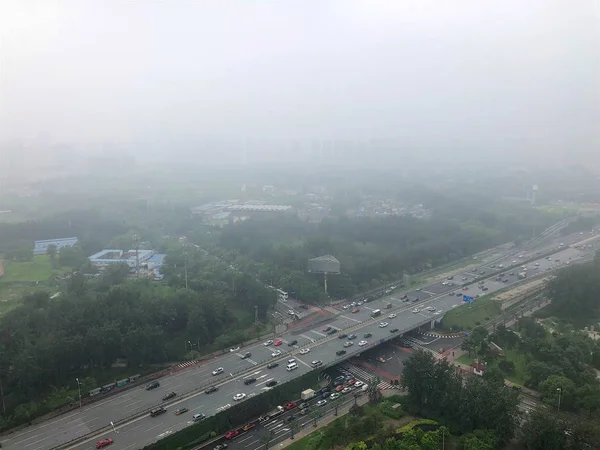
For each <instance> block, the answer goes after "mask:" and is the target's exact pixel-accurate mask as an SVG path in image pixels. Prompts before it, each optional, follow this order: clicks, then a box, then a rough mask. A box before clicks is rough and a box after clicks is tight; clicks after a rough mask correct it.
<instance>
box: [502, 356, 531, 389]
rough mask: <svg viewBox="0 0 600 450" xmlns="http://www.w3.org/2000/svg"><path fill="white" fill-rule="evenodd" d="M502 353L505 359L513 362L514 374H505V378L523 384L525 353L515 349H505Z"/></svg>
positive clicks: (524, 377)
mask: <svg viewBox="0 0 600 450" xmlns="http://www.w3.org/2000/svg"><path fill="white" fill-rule="evenodd" d="M504 355H505V359H506V360H507V361H512V362H513V363H514V364H515V373H514V375H508V376H506V379H507V380H508V381H510V382H511V383H515V384H518V385H521V386H523V385H525V380H526V374H525V364H527V358H526V357H525V355H523V354H522V353H519V352H517V351H516V350H505V351H504Z"/></svg>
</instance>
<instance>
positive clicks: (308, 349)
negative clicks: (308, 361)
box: [300, 348, 310, 355]
mask: <svg viewBox="0 0 600 450" xmlns="http://www.w3.org/2000/svg"><path fill="white" fill-rule="evenodd" d="M309 352H310V348H303V349H302V350H300V354H301V355H306V354H307V353H309Z"/></svg>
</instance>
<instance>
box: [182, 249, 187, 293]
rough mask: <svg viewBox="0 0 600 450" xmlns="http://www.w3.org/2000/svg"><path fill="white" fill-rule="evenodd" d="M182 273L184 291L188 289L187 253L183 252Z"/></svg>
mask: <svg viewBox="0 0 600 450" xmlns="http://www.w3.org/2000/svg"><path fill="white" fill-rule="evenodd" d="M183 271H184V273H185V289H186V290H187V288H188V274H187V251H184V252H183Z"/></svg>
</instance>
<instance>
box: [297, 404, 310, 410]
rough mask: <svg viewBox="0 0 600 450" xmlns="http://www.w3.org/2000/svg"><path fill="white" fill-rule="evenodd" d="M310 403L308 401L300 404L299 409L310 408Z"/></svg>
mask: <svg viewBox="0 0 600 450" xmlns="http://www.w3.org/2000/svg"><path fill="white" fill-rule="evenodd" d="M308 406H309V404H308V403H306V402H302V403H300V404H299V405H298V409H304V408H308Z"/></svg>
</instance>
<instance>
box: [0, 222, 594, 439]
mask: <svg viewBox="0 0 600 450" xmlns="http://www.w3.org/2000/svg"><path fill="white" fill-rule="evenodd" d="M589 237H590V235H589V234H588V233H586V235H583V236H582V235H579V234H577V235H574V236H567V237H563V238H562V240H563V241H564V242H565V244H566V245H569V244H571V243H572V242H571V241H572V240H577V239H578V240H582V239H584V238H585V239H587V238H589ZM556 246H557V243H556V242H554V243H550V244H548V245H547V246H545V247H543V248H540V249H538V251H541V252H542V253H543V252H546V251H547V250H550V249H553V248H554V249H555V248H556ZM593 251H594V249H590V250H585V251H582V250H580V249H575V248H569V247H566V248H565V249H564V250H561V251H560V252H558V253H557V254H556V255H554V256H553V257H552V258H551V261H549V260H548V259H540V260H539V261H537V263H538V264H539V265H537V266H536V265H535V264H534V263H529V264H527V266H528V269H529V270H528V272H529V273H530V275H535V274H536V273H542V272H544V271H546V270H552V269H555V268H557V267H560V266H564V264H565V262H566V261H568V260H569V258H571V259H572V260H573V261H576V260H578V259H581V258H582V257H583V256H584V255H586V254H587V255H589V254H590V253H592V252H593ZM498 256H502V255H496V257H494V258H493V260H494V261H496V263H495V264H496V266H497V265H499V264H503V265H504V266H505V267H507V266H509V265H511V264H512V261H517V262H518V261H524V260H526V259H527V258H526V255H524V257H523V258H518V256H514V255H512V253H507V254H506V255H505V259H502V260H498ZM531 256H532V252H529V257H530V258H531ZM490 258H492V256H490ZM557 259H558V260H560V261H559V262H557V261H556V260H557ZM482 262H484V261H482ZM486 267H487V266H485V265H484V266H482V267H479V268H477V269H476V273H473V272H472V271H465V272H463V273H461V274H456V275H455V276H454V280H453V283H455V285H454V286H448V285H444V284H443V283H442V281H439V282H437V283H434V284H432V285H428V286H424V287H422V288H421V289H419V290H412V291H409V292H406V293H407V295H408V296H409V297H410V298H411V299H412V298H418V299H419V300H418V301H417V302H412V301H409V302H405V301H403V300H402V298H401V297H402V296H403V294H404V293H405V292H400V290H399V289H396V290H395V291H394V293H393V294H391V295H390V296H387V297H385V298H381V299H378V300H375V301H372V302H369V303H367V304H365V305H362V306H361V307H360V311H358V312H357V313H354V314H353V313H351V311H350V309H347V310H342V311H341V312H340V314H339V315H337V316H334V317H333V318H332V319H331V320H330V321H329V322H328V323H320V324H318V326H317V325H315V327H314V328H313V329H306V330H300V331H298V332H295V333H294V332H292V333H288V334H284V335H283V336H281V337H280V338H281V339H282V341H283V342H282V345H280V346H278V347H274V346H273V345H269V346H265V345H263V343H262V342H259V343H257V344H255V345H251V346H248V347H245V348H243V349H242V350H243V353H245V352H247V351H249V352H251V356H250V357H249V358H247V359H242V358H241V357H240V355H241V353H240V352H232V353H230V354H227V355H225V356H222V357H220V358H218V359H214V360H210V361H207V362H204V363H203V364H201V365H198V366H192V367H190V368H189V369H187V370H184V371H182V372H178V373H175V374H172V375H170V376H167V377H165V378H162V379H161V380H160V383H161V386H160V387H159V388H157V389H155V390H152V391H146V390H145V389H144V388H143V387H142V388H134V389H131V390H128V391H125V392H123V393H122V394H119V395H115V396H112V397H108V398H106V399H103V400H100V401H99V402H96V403H93V404H90V405H88V406H85V407H83V408H82V409H80V410H76V411H74V412H71V413H68V414H66V415H64V416H61V417H58V418H56V419H53V420H50V421H47V422H44V423H41V424H39V425H35V426H31V427H28V428H25V429H23V430H21V431H19V432H17V433H15V434H12V435H7V436H5V437H3V438H2V446H3V449H9V450H12V449H15V450H17V449H18V450H42V449H46V450H47V449H50V448H53V447H56V446H60V445H62V444H64V443H67V442H69V441H71V440H73V439H76V438H78V437H81V436H85V435H87V434H88V433H90V432H93V431H95V430H99V429H101V428H103V427H106V426H109V424H110V422H111V421H113V422H117V421H119V420H122V419H125V418H127V417H130V416H133V415H135V414H136V413H140V412H143V411H145V410H147V409H149V408H151V407H153V406H155V405H158V404H160V403H161V398H162V396H163V395H165V394H166V393H168V392H171V391H175V392H177V393H178V397H177V398H176V399H174V400H172V401H171V402H170V403H169V404H168V405H167V406H166V408H167V413H166V414H163V415H160V416H158V417H154V418H152V417H149V415H145V416H143V417H140V418H137V419H135V420H133V421H131V422H129V423H125V424H123V425H121V426H118V427H117V429H116V432H114V431H110V432H107V433H105V434H99V435H94V436H93V437H92V438H90V439H89V441H86V442H84V443H81V444H78V445H75V446H72V447H65V448H72V449H87V448H93V447H94V443H95V442H96V441H97V440H99V439H100V438H105V437H111V438H113V439H114V441H115V442H114V444H113V445H112V446H111V449H114V450H125V449H138V448H141V447H143V446H144V445H147V444H149V443H151V442H154V441H156V440H157V439H160V438H161V437H163V436H165V435H167V434H170V433H174V432H176V431H179V430H181V429H183V428H184V427H186V426H188V425H189V424H190V423H191V417H192V415H193V414H195V413H197V412H202V413H203V414H206V415H207V416H208V415H213V414H215V413H216V412H218V410H219V408H221V407H223V406H225V405H228V404H231V405H233V404H234V403H235V401H234V400H233V395H234V394H236V393H242V392H243V393H245V394H246V395H247V396H251V395H257V394H259V393H261V392H262V391H263V390H264V389H265V388H266V386H265V384H266V383H267V381H270V380H276V381H278V382H279V383H282V382H285V381H287V380H289V379H291V378H292V377H297V376H299V375H302V374H304V373H306V372H308V371H310V370H311V367H310V363H311V361H313V360H321V361H323V363H324V364H332V363H335V362H336V361H337V360H340V359H344V358H347V357H349V356H351V355H354V354H358V353H360V351H361V347H359V345H358V342H359V341H361V340H362V339H363V335H364V333H367V332H368V333H372V335H373V336H372V337H370V338H368V339H366V340H367V341H368V345H367V346H366V347H364V348H370V347H371V346H373V345H377V344H378V342H379V340H380V339H381V338H389V337H390V336H392V334H393V335H394V336H395V335H400V334H401V333H402V332H403V331H408V330H411V329H414V328H415V327H417V326H419V325H421V324H423V323H430V322H431V321H432V320H433V319H440V318H441V317H443V312H445V311H448V310H450V309H452V308H455V307H459V306H461V305H462V294H463V293H464V294H468V295H471V296H476V295H482V294H484V293H485V294H489V293H492V292H494V291H497V290H500V289H504V288H506V287H507V286H510V285H513V284H515V283H517V282H519V281H520V280H518V279H517V276H516V275H512V276H508V275H507V276H506V278H507V279H508V282H506V283H504V282H502V281H495V280H494V279H488V280H487V281H486V282H485V287H487V289H488V290H487V291H486V292H484V291H482V289H481V287H480V286H476V285H470V286H469V287H468V290H467V291H463V290H462V288H461V287H460V284H461V283H468V282H469V281H470V280H473V279H475V278H477V277H480V276H481V275H479V274H478V273H479V272H480V271H481V270H490V269H489V268H488V269H486ZM519 267H520V263H519V264H517V265H516V268H514V269H511V270H508V269H507V270H506V272H507V273H508V272H512V271H513V270H514V272H515V273H517V272H520V271H521V270H522V269H520V268H519ZM471 270H473V269H471ZM488 273H489V272H488ZM463 277H464V278H466V280H464V281H463V280H461V279H462V278H463ZM492 278H495V277H492ZM452 292H455V293H460V295H461V296H460V297H457V296H455V295H450V293H452ZM387 303H391V304H392V309H390V310H386V309H384V308H385V305H386V304H387ZM428 306H431V307H433V308H435V309H436V311H435V312H434V311H431V312H430V311H427V310H424V309H423V310H421V311H420V312H418V313H413V312H411V311H412V310H413V309H414V308H415V307H418V308H424V307H428ZM375 309H381V310H382V311H383V314H382V316H381V317H380V318H378V319H376V320H375V319H372V318H371V313H372V311H373V310H375ZM438 311H442V312H440V313H438ZM391 312H393V313H395V314H397V317H395V318H388V317H387V316H388V314H390V313H391ZM380 321H385V322H388V323H389V325H388V326H387V327H385V328H380V327H379V325H378V323H379V322H380ZM326 326H329V327H332V328H335V329H338V330H344V332H346V333H351V332H355V333H356V334H357V335H358V336H357V338H356V339H355V340H354V341H353V342H354V345H352V346H351V347H349V348H346V349H345V350H346V351H347V354H346V355H344V356H342V357H341V358H340V357H338V356H336V351H338V350H341V349H342V348H343V344H344V342H346V339H344V340H341V339H338V336H337V335H333V336H327V335H326V333H325V332H324V331H323V328H324V327H326ZM395 328H398V329H399V331H398V332H397V333H391V330H392V329H395ZM337 334H339V332H338V333H337ZM293 340H297V341H298V343H297V344H296V345H294V346H288V343H290V342H291V341H293ZM308 347H310V348H311V350H310V353H308V354H306V355H300V354H299V351H300V349H302V348H308ZM275 350H281V351H282V352H283V354H282V355H281V356H280V357H277V358H273V357H272V353H273V352H274V351H275ZM288 352H291V353H288ZM290 357H294V358H295V359H296V360H297V362H298V369H296V370H294V371H292V372H288V371H287V370H286V368H285V365H286V360H287V359H289V358H290ZM271 361H278V362H279V364H280V365H279V367H276V368H273V369H268V368H267V367H266V364H267V363H269V362H271ZM218 367H222V368H223V369H224V374H222V375H219V376H213V375H212V371H213V370H215V369H217V368H218ZM236 374H239V375H236ZM248 376H253V377H255V378H257V381H256V382H255V383H253V384H251V385H244V383H243V378H244V377H248ZM211 385H217V386H218V387H219V390H218V391H217V392H215V393H213V394H209V395H208V394H204V393H203V391H200V392H198V393H195V394H193V395H191V396H185V395H184V394H185V393H186V392H190V391H193V390H195V389H198V388H202V389H203V390H204V388H206V387H208V386H211ZM182 406H185V407H187V408H188V409H189V412H188V413H185V414H183V415H180V416H176V415H175V414H174V411H175V410H176V409H177V408H179V407H182Z"/></svg>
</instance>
